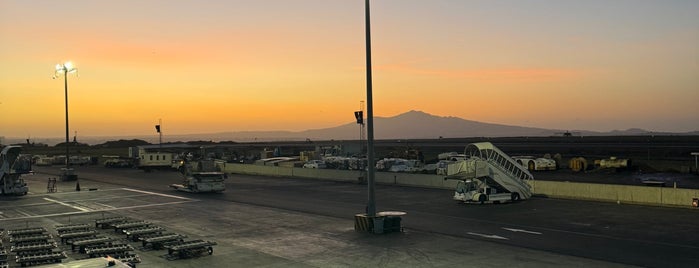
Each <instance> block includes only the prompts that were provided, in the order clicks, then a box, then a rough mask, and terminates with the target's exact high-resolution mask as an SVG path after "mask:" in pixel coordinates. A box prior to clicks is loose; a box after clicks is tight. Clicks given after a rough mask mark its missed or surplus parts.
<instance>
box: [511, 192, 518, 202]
mask: <svg viewBox="0 0 699 268" xmlns="http://www.w3.org/2000/svg"><path fill="white" fill-rule="evenodd" d="M517 201H519V193H512V202H517Z"/></svg>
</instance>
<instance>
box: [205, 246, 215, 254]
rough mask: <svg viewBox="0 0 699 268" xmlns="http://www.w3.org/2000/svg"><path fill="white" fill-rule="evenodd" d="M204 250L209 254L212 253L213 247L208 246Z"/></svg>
mask: <svg viewBox="0 0 699 268" xmlns="http://www.w3.org/2000/svg"><path fill="white" fill-rule="evenodd" d="M206 252H208V253H209V255H211V254H214V248H212V247H209V248H207V249H206Z"/></svg>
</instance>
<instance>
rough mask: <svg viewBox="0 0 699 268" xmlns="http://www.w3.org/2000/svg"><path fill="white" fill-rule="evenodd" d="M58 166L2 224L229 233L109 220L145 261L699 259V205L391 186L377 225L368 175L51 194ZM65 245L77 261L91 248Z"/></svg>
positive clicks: (90, 177) (104, 178)
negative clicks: (148, 238)
mask: <svg viewBox="0 0 699 268" xmlns="http://www.w3.org/2000/svg"><path fill="white" fill-rule="evenodd" d="M58 169H59V168H58V167H48V168H47V167H37V168H35V170H36V171H37V173H36V174H35V175H33V176H28V177H27V181H28V183H29V185H30V193H29V194H28V195H26V196H21V197H3V198H2V199H0V212H1V213H0V227H1V228H4V229H5V230H10V229H16V228H25V227H38V226H40V227H45V228H46V229H47V230H49V231H50V232H52V230H54V228H55V226H56V225H60V224H69V223H90V224H94V222H95V220H96V219H100V218H105V217H113V216H126V217H130V218H133V219H137V220H144V221H148V222H150V223H152V224H153V225H157V226H161V227H163V228H165V229H166V230H168V231H170V232H174V233H178V234H183V235H186V236H187V237H188V239H201V240H205V241H213V242H215V243H216V244H217V245H215V246H213V249H214V252H213V254H212V255H210V256H209V255H204V256H202V257H198V258H193V259H179V260H167V259H166V258H164V257H163V256H164V255H165V254H166V253H167V252H166V251H165V250H142V249H140V248H139V243H136V242H129V241H126V240H125V238H124V236H123V235H120V234H115V233H114V231H113V230H99V232H101V233H103V234H104V235H108V236H110V237H115V238H119V239H122V240H123V241H124V242H126V243H129V244H131V245H132V246H133V247H134V248H135V250H134V252H135V253H136V254H138V255H139V256H140V257H141V260H142V262H141V263H140V264H138V266H140V267H195V266H209V267H282V266H283V267H370V266H371V267H377V266H378V267H446V266H449V267H453V266H466V267H494V266H517V267H534V266H536V267H561V266H566V267H568V266H578V267H589V266H601V267H623V266H633V265H639V266H648V267H662V266H673V267H682V266H686V267H691V265H690V264H692V263H694V264H696V263H697V262H696V261H697V260H698V259H697V256H696V254H691V252H696V250H699V245H697V244H696V241H699V239H697V233H699V232H698V231H699V227H697V226H696V222H697V219H699V217H698V216H697V215H699V214H697V212H699V211H696V210H692V209H672V208H647V207H639V206H621V207H626V208H628V209H629V210H630V211H632V212H629V214H624V213H618V211H619V210H618V209H619V208H618V207H619V206H618V205H609V204H601V203H596V202H577V201H568V200H552V199H532V200H528V201H525V202H520V203H515V204H508V205H497V206H464V205H457V204H454V203H453V202H452V201H451V200H450V198H451V196H450V194H451V193H450V192H449V191H444V190H434V189H419V188H410V187H387V186H380V187H379V188H378V189H377V195H379V198H378V202H379V203H378V207H379V208H380V209H382V208H384V210H403V211H406V212H408V215H406V216H405V217H404V219H403V226H404V227H405V228H404V232H402V233H390V234H383V235H373V234H367V233H360V232H356V231H355V230H354V220H353V215H354V214H355V213H359V212H362V210H363V206H364V203H365V202H364V199H365V193H364V191H365V189H366V186H364V185H358V184H351V183H337V182H323V181H314V180H297V179H287V178H270V177H254V176H241V175H233V176H231V177H230V178H229V180H228V182H227V188H228V189H227V190H226V192H224V193H221V194H190V193H181V192H176V191H174V190H171V189H169V188H167V185H168V184H170V183H177V182H179V180H180V178H181V177H179V174H178V173H176V172H152V173H143V172H141V171H138V170H133V169H123V170H122V169H106V168H101V167H78V168H76V170H77V173H78V174H79V176H80V181H79V182H80V186H81V191H79V192H78V191H75V182H58V183H57V192H55V193H47V191H46V190H47V188H46V186H47V179H48V178H49V177H52V176H54V177H55V174H57V173H58ZM430 206H436V207H435V209H429V207H430ZM411 207H414V208H415V209H414V210H413V209H410V208H411ZM571 208H576V209H578V210H579V213H577V214H578V216H574V215H575V214H571V211H569V210H571ZM591 211H597V212H599V213H600V214H599V215H601V217H602V219H594V218H593V217H592V216H593V215H591V214H590V212H591ZM550 213H553V214H561V215H559V216H551V215H550ZM635 213H638V214H635ZM614 214H622V215H616V216H614ZM639 214H645V215H642V216H639ZM655 217H658V218H659V220H658V219H655ZM634 218H636V220H634ZM663 219H664V220H663ZM687 221H689V222H687ZM647 224H650V225H662V226H650V228H646V227H644V225H647ZM612 231H613V232H612ZM617 231H618V232H620V233H616V232H617ZM639 233H641V234H645V235H643V236H639ZM54 234H55V233H54ZM659 237H666V239H667V240H662V241H656V240H657V239H659ZM6 245H7V244H6ZM60 247H61V249H63V250H64V251H66V253H67V254H68V259H67V260H65V262H64V264H65V265H68V266H67V267H70V266H69V265H70V262H71V261H72V260H76V259H81V258H85V257H86V256H85V255H84V254H80V253H73V252H72V251H71V249H70V247H69V246H66V245H64V244H61V245H60ZM619 247H621V248H619ZM649 252H656V253H657V255H656V256H650V255H652V254H648V253H649ZM685 255H687V256H685ZM644 256H645V257H644ZM11 258H12V255H10V259H11Z"/></svg>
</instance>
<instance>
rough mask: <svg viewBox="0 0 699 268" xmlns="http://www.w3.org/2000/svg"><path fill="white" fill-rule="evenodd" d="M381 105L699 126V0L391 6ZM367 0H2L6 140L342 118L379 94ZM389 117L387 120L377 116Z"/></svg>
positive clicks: (498, 117)
mask: <svg viewBox="0 0 699 268" xmlns="http://www.w3.org/2000/svg"><path fill="white" fill-rule="evenodd" d="M371 8H372V9H371V15H372V22H371V23H372V25H371V26H372V54H373V55H372V56H373V68H374V72H373V76H374V114H375V116H382V117H388V116H394V115H397V114H400V113H404V112H407V111H409V110H420V111H424V112H426V113H430V114H433V115H438V116H455V117H460V118H464V119H468V120H475V121H481V122H488V123H498V124H507V125H518V126H531V127H542V128H551V129H569V130H574V129H584V130H595V131H610V130H614V129H627V128H643V129H647V130H650V131H676V132H684V131H693V130H699V1H696V0H684V1H681V0H666V1H658V0H648V1H645V0H613V1H609V0H585V1H582V0H580V1H572V0H570V1H568V0H548V1H545V0H511V1H506V0H450V1H448V0H441V1H440V0H430V1H428V0H419V1H417V0H414V1H411V0H377V1H373V2H372V6H371ZM364 26H365V25H364V1H361V0H277V1H272V0H259V1H257V0H256V1H251V0H248V1H234V0H225V1H224V0H221V1H193V0H192V1H178V0H175V1H164V0H163V1H155V0H138V1H128V0H120V1H23V0H22V1H20V0H17V1H14V0H11V1H10V0H0V136H5V137H28V136H31V137H62V136H64V135H65V114H64V109H65V106H64V105H65V104H64V90H63V78H62V77H61V78H59V79H55V80H53V79H51V78H52V76H53V75H54V66H55V65H56V64H57V63H62V62H65V61H68V60H70V61H72V62H73V63H74V64H75V66H76V67H77V68H78V72H77V76H76V75H75V74H71V75H69V77H68V86H69V88H68V95H69V96H68V99H69V116H70V133H71V136H72V135H73V133H74V131H77V132H78V135H79V136H118V135H144V134H153V133H154V132H155V129H154V127H153V126H154V125H155V124H157V123H158V120H159V119H162V121H163V132H164V133H169V134H195V133H210V132H223V131H255V130H291V131H300V130H306V129H315V128H326V127H334V126H338V125H341V124H345V123H350V122H352V121H353V120H354V116H353V111H355V110H358V109H359V106H360V101H363V100H365V99H366V80H365V79H366V76H365V47H364V42H365V40H364ZM376 128H380V126H376Z"/></svg>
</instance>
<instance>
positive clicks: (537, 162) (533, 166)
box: [512, 156, 556, 171]
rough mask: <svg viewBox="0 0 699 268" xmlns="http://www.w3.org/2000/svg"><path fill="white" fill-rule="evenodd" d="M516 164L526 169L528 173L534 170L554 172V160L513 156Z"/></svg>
mask: <svg viewBox="0 0 699 268" xmlns="http://www.w3.org/2000/svg"><path fill="white" fill-rule="evenodd" d="M512 159H514V160H515V161H516V162H517V164H519V165H521V166H523V167H525V168H527V169H528V170H529V171H536V170H556V160H553V159H550V158H543V157H533V156H513V157H512Z"/></svg>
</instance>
